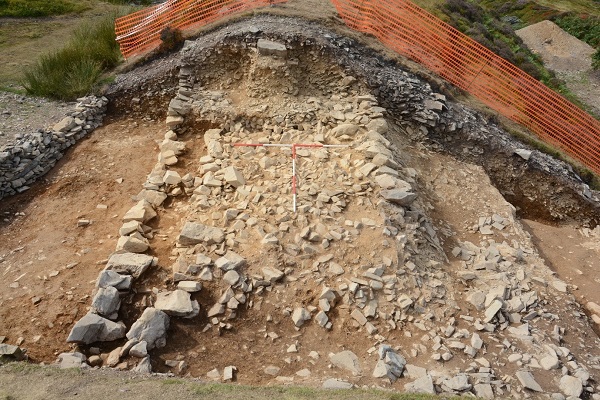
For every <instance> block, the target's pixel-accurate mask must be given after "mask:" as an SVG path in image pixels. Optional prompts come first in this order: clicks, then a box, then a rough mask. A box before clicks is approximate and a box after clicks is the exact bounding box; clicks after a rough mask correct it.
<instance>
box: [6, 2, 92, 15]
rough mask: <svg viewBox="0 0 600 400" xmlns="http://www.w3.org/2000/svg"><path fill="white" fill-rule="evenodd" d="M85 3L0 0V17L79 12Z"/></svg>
mask: <svg viewBox="0 0 600 400" xmlns="http://www.w3.org/2000/svg"><path fill="white" fill-rule="evenodd" d="M87 8H88V7H87V6H86V5H84V4H81V3H79V2H75V1H69V0H52V1H49V0H0V17H13V18H31V17H48V16H50V15H62V14H70V13H77V12H81V11H84V10H86V9H87Z"/></svg>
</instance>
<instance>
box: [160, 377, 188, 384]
mask: <svg viewBox="0 0 600 400" xmlns="http://www.w3.org/2000/svg"><path fill="white" fill-rule="evenodd" d="M184 383H185V382H184V381H183V380H181V379H172V378H169V379H165V380H164V381H162V384H163V385H183V384H184Z"/></svg>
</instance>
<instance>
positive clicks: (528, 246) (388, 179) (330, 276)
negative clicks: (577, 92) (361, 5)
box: [0, 16, 600, 398]
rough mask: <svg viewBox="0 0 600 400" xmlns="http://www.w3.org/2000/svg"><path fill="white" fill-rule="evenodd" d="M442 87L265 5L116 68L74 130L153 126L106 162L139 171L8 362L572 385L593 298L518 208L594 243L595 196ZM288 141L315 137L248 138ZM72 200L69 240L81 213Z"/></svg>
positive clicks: (227, 375) (507, 390)
mask: <svg viewBox="0 0 600 400" xmlns="http://www.w3.org/2000/svg"><path fill="white" fill-rule="evenodd" d="M432 86H433V87H435V88H436V89H435V90H434V88H433V87H432ZM442 92H443V93H442ZM452 93H453V92H452V91H450V90H447V89H446V88H444V87H443V85H439V84H436V83H432V84H430V83H427V81H426V80H425V79H424V78H423V77H422V76H418V75H415V74H414V73H410V72H408V71H406V70H405V69H403V67H401V65H400V64H398V63H397V62H396V61H394V60H390V59H387V58H384V57H383V56H382V55H381V54H379V53H377V52H375V51H374V50H372V49H370V48H369V47H366V46H364V45H362V44H360V43H358V42H356V41H353V40H350V39H347V38H345V37H343V36H340V35H339V34H338V33H335V32H333V31H328V30H326V29H325V28H323V27H321V26H319V25H316V24H313V23H309V22H306V21H302V20H297V19H283V18H279V17H273V16H258V17H254V18H252V19H247V20H243V21H239V22H235V23H232V24H230V25H228V26H226V27H224V28H221V29H216V30H214V31H212V32H210V33H207V34H205V35H204V36H202V37H201V38H199V39H198V40H195V41H187V42H186V43H185V45H184V47H183V49H182V50H181V51H180V52H179V53H177V54H174V55H171V56H167V57H163V58H157V59H155V60H151V61H148V62H147V63H145V64H144V65H141V66H139V67H137V68H135V69H133V70H132V71H130V72H127V73H124V74H123V75H121V76H119V77H118V78H117V80H116V82H115V83H114V84H113V85H112V86H111V88H109V90H108V92H107V94H106V97H107V98H108V99H109V100H110V102H109V104H108V116H107V117H106V120H105V126H104V127H103V128H101V129H105V130H106V131H100V132H99V131H96V132H94V134H92V136H91V137H90V138H89V139H87V142H89V141H90V140H96V141H97V143H96V145H98V146H100V145H101V144H102V142H103V136H102V135H103V134H106V135H108V133H105V132H107V131H114V130H118V129H124V127H125V126H129V127H133V128H131V129H133V130H135V131H139V130H142V131H143V130H144V129H147V130H148V131H153V132H154V131H156V132H158V133H156V132H155V133H154V136H153V138H154V139H158V140H156V145H155V146H154V147H152V150H151V151H150V148H151V147H148V146H146V147H145V148H144V151H141V149H140V148H136V147H135V146H132V147H131V148H130V149H128V151H129V153H127V155H126V156H125V158H124V159H123V160H122V162H123V163H125V164H127V163H131V165H133V164H134V163H136V162H137V160H138V159H139V160H140V163H143V164H144V166H147V170H146V172H145V173H143V178H142V179H141V180H140V181H138V182H134V183H133V184H132V185H133V186H132V187H135V188H137V189H135V190H134V191H132V192H129V193H128V196H131V201H130V199H129V197H127V196H125V199H123V195H122V194H121V195H120V196H121V201H122V204H124V206H123V207H121V208H119V210H122V211H123V212H122V213H120V214H116V215H115V217H114V218H111V219H110V220H107V222H106V224H108V225H107V226H105V229H109V230H110V229H112V231H111V232H112V233H111V234H109V235H108V238H106V236H104V237H103V238H102V240H101V243H102V246H105V245H106V246H108V247H111V246H115V247H113V248H114V249H115V250H110V251H108V252H107V253H105V254H104V256H103V257H104V258H106V259H105V260H103V262H98V263H85V262H81V263H79V264H78V265H76V266H72V267H70V268H69V269H64V270H61V272H60V275H58V277H53V278H51V279H57V278H60V277H64V279H66V280H67V279H68V278H67V276H68V275H69V274H72V273H76V271H80V272H79V273H81V274H83V276H85V277H86V278H89V277H91V281H90V283H88V284H85V285H80V286H78V287H77V288H76V289H71V290H70V291H75V292H77V293H78V294H81V293H83V292H85V291H86V290H87V293H88V294H87V295H86V296H83V297H80V300H79V301H78V302H77V305H76V306H73V305H70V306H69V309H70V311H69V313H64V312H63V313H60V316H61V318H63V319H64V321H63V322H62V323H60V324H52V325H53V326H52V327H50V328H49V329H48V330H47V331H46V332H47V333H46V335H50V333H49V332H54V338H52V339H50V338H48V340H49V341H51V342H52V344H51V345H48V344H47V343H46V346H49V347H51V348H53V350H54V351H53V353H55V354H52V352H50V353H49V352H48V351H46V352H44V350H42V349H41V347H42V346H41V345H40V344H37V343H29V342H28V341H27V339H25V342H24V344H23V347H24V348H27V349H28V354H29V357H30V358H31V359H33V360H35V361H38V362H41V361H46V362H53V361H54V360H55V359H56V356H57V355H58V356H59V360H60V361H59V363H60V364H61V365H62V366H82V365H84V366H86V368H87V367H103V368H117V369H121V370H134V371H137V372H140V373H150V372H152V371H153V372H159V373H172V374H175V375H179V376H191V377H196V378H200V379H203V380H208V381H211V380H214V381H236V382H240V383H248V384H260V385H267V384H280V385H283V384H297V385H309V386H324V387H330V388H350V387H353V386H357V387H373V386H377V387H385V388H391V389H393V390H399V391H415V392H425V393H453V394H464V393H468V392H471V393H473V394H474V395H477V396H479V397H482V398H494V397H498V398H503V397H507V396H514V397H522V396H525V395H527V396H530V395H534V396H537V395H539V396H544V395H546V394H553V393H554V394H556V396H559V394H560V396H564V397H561V398H565V397H569V396H571V397H573V398H577V397H580V396H581V397H582V398H590V397H592V396H596V393H595V392H596V390H597V386H596V381H595V379H596V378H595V376H596V374H597V370H598V369H599V368H600V363H599V358H598V357H599V355H600V354H599V350H598V343H599V341H598V337H597V335H596V334H595V333H594V330H593V329H594V328H593V326H592V325H593V323H594V322H593V321H594V318H595V319H598V320H600V317H599V316H596V315H595V312H599V311H600V310H596V311H595V309H594V307H593V306H594V304H592V305H591V306H590V305H588V309H584V307H583V306H582V305H581V304H580V302H578V301H577V299H576V298H575V296H574V294H573V291H574V290H575V288H574V285H573V284H570V283H569V282H567V281H566V280H565V277H563V276H562V275H561V274H559V276H557V275H556V273H555V272H554V271H553V270H551V268H550V266H549V264H548V262H547V260H545V259H544V257H542V255H541V254H540V251H539V250H538V248H537V245H536V244H535V243H534V238H533V237H532V235H531V234H530V233H529V232H528V230H527V229H526V227H524V223H523V222H522V219H532V220H536V221H537V222H543V223H552V224H555V225H560V224H566V223H570V224H577V225H578V226H579V227H580V228H581V232H583V234H585V235H586V236H587V237H588V238H591V239H590V241H595V242H597V241H598V240H600V232H599V230H600V228H596V226H597V223H598V216H599V215H600V214H599V209H598V204H599V201H600V198H599V197H598V194H597V193H596V192H594V191H592V190H590V189H589V187H587V185H586V184H585V183H584V182H582V181H581V179H580V178H579V177H578V176H577V175H576V174H574V173H573V171H572V169H571V168H570V167H569V166H567V165H566V164H565V163H563V162H560V161H556V160H554V159H552V158H551V157H549V156H547V155H545V154H543V153H540V152H539V151H535V150H531V149H529V148H528V147H527V146H526V145H524V144H521V143H519V142H517V141H516V140H515V139H513V138H512V137H511V136H510V135H509V134H508V133H507V132H506V131H505V130H503V128H501V127H500V126H498V125H497V124H495V123H494V122H492V121H491V120H492V119H490V118H489V117H487V116H485V115H483V114H481V113H480V112H477V111H474V110H472V109H470V108H468V107H467V106H465V105H462V104H460V103H458V102H456V101H455V100H453V98H452ZM133 121H135V122H133ZM156 121H159V122H156ZM165 121H166V125H164V122H165ZM160 130H162V132H159V131H160ZM294 143H304V144H312V145H317V146H316V147H298V148H294V149H292V148H290V147H286V146H279V147H278V146H272V145H289V144H294ZM85 144H86V143H82V144H81V146H84V145H85ZM239 144H253V145H254V146H237V145H239ZM320 145H324V146H323V147H320ZM326 146H331V147H326ZM75 151H77V149H76V150H75ZM293 153H295V155H296V164H295V169H294V168H293V167H292V162H293V161H292V160H293V156H294V154H293ZM67 158H69V157H67ZM127 158H129V160H127ZM142 159H143V160H144V161H141V160H142ZM74 161H75V160H74V159H70V160H69V161H67V162H66V163H65V164H63V165H62V166H59V168H62V167H63V166H65V167H66V165H68V163H72V162H74ZM113 164H115V165H114V168H117V169H118V168H119V163H118V162H116V163H113ZM126 168H127V167H125V169H126ZM294 170H295V177H296V188H297V211H296V212H294V210H293V193H292V191H293V184H292V182H293V181H294V179H293V171H294ZM132 173H133V171H132ZM57 179H58V178H57ZM125 180H127V179H125ZM106 196H107V197H103V199H104V200H105V201H108V199H109V198H110V196H111V195H110V194H106ZM119 204H121V203H119ZM111 213H112V211H111ZM78 215H83V217H81V218H80V217H78V218H80V221H82V223H81V225H82V226H80V227H78V228H77V229H79V231H77V232H79V233H78V234H79V235H82V236H85V235H86V233H85V232H88V234H91V233H89V232H92V231H93V229H98V228H96V225H98V224H97V223H91V222H92V221H91V220H92V219H93V218H89V217H88V216H87V214H85V212H83V211H81V212H79V214H78ZM88 224H89V225H88ZM82 232H83V233H82ZM24 251H27V250H24ZM11 254H12V253H11ZM15 254H17V255H18V254H19V251H17V252H15ZM83 256H84V257H85V254H84V255H83ZM10 257H12V255H10V256H8V257H7V258H6V261H5V262H7V263H11V262H12V261H11V258H10ZM15 257H16V256H15ZM96 257H101V256H100V255H96ZM13 272H14V273H16V272H17V271H11V274H12V273H13ZM96 277H97V278H96ZM25 279H28V278H25ZM88 280H89V279H88ZM32 285H33V287H35V285H34V284H32ZM67 286H68V285H65V288H64V289H63V291H64V290H66V289H67ZM16 288H19V286H18V285H17V287H16ZM16 288H15V290H16ZM71 295H72V294H71ZM61 296H62V294H61ZM60 299H62V297H60ZM49 301H50V300H47V301H42V302H41V303H40V302H38V303H39V304H40V306H38V307H46V303H48V302H49ZM36 304H37V303H36ZM598 308H600V307H598ZM11 312H12V313H16V312H17V311H14V310H13V311H8V312H5V313H4V314H3V315H2V317H3V319H6V318H8V317H10V316H11V315H12V314H10V313H11ZM598 315H600V314H598ZM4 329H7V330H8V331H9V334H8V335H6V336H7V337H9V339H12V336H15V337H18V336H19V335H18V334H16V332H18V331H19V326H18V324H13V325H11V326H8V324H7V326H6V327H4ZM57 332H58V333H57ZM0 334H4V333H3V332H0ZM67 337H68V338H67ZM65 340H66V341H67V342H68V344H67V343H65ZM28 344H30V346H28ZM69 350H71V351H69ZM59 353H60V355H59ZM557 398H558V397H557Z"/></svg>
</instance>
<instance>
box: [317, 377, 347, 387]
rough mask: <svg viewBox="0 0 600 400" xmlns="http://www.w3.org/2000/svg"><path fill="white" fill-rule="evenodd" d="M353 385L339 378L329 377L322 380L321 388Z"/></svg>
mask: <svg viewBox="0 0 600 400" xmlns="http://www.w3.org/2000/svg"><path fill="white" fill-rule="evenodd" d="M353 387H354V385H352V384H351V383H350V382H346V381H343V380H341V379H336V378H329V379H327V380H325V382H323V389H352V388H353Z"/></svg>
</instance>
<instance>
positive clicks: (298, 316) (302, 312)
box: [292, 307, 310, 327]
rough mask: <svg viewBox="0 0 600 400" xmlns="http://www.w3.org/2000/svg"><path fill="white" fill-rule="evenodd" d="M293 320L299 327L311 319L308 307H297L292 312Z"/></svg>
mask: <svg viewBox="0 0 600 400" xmlns="http://www.w3.org/2000/svg"><path fill="white" fill-rule="evenodd" d="M292 321H294V325H296V326H297V327H301V326H302V325H304V322H306V321H310V312H308V310H307V309H306V308H301V307H299V308H296V309H295V310H294V312H293V313H292Z"/></svg>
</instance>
